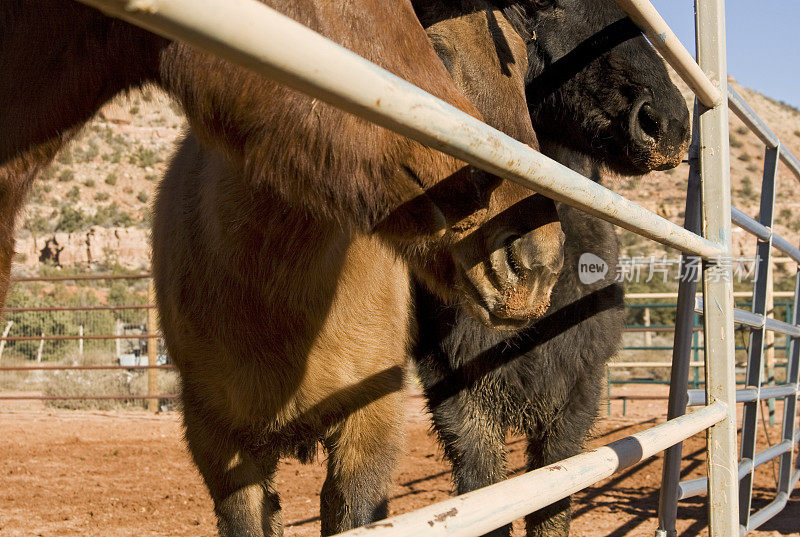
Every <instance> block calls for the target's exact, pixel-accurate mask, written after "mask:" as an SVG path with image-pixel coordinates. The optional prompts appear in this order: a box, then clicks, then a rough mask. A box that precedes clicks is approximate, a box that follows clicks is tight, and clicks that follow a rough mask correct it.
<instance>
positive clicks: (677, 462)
mask: <svg viewBox="0 0 800 537" xmlns="http://www.w3.org/2000/svg"><path fill="white" fill-rule="evenodd" d="M692 121H693V125H692V127H693V128H692V145H691V146H690V147H689V180H688V183H687V188H686V211H685V214H684V224H683V225H684V227H685V228H686V229H687V230H689V231H691V232H692V233H700V216H701V208H700V153H699V151H700V148H699V145H700V138H699V126H698V105H697V103H696V102H695V106H694V113H693V114H692ZM696 262H698V259H697V258H696V257H693V256H689V255H687V254H683V255H682V256H681V279H680V282H679V283H678V300H677V303H676V304H675V307H676V311H675V336H674V337H673V340H672V369H671V371H670V382H669V385H670V388H669V398H668V401H667V419H674V418H677V417H679V416H683V415H684V414H686V404H687V395H686V385H687V383H688V382H689V371H690V365H691V355H692V338H693V336H694V332H695V329H696V327H695V314H694V311H693V308H692V305H693V303H694V300H695V298H696V295H697V278H696V277H690V275H689V274H688V271H689V270H691V267H692V266H693V264H694V263H696ZM703 365H705V364H703ZM682 456H683V443H682V442H678V443H677V444H675V445H674V446H670V447H669V448H667V450H666V451H665V452H664V464H663V466H662V474H661V490H660V491H659V497H658V529H657V530H656V535H657V536H658V537H676V536H677V530H676V523H677V516H678V485H679V484H680V480H681V458H682Z"/></svg>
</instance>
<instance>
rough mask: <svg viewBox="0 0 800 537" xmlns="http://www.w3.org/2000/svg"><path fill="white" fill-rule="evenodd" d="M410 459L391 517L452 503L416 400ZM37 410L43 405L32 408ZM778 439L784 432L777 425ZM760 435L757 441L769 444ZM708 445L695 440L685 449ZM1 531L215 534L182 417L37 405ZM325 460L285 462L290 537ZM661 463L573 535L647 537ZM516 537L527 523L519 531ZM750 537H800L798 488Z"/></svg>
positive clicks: (689, 507)
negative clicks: (184, 435)
mask: <svg viewBox="0 0 800 537" xmlns="http://www.w3.org/2000/svg"><path fill="white" fill-rule="evenodd" d="M410 404H411V406H412V409H411V412H410V414H411V415H410V417H409V422H408V438H407V442H406V446H407V448H406V453H405V456H404V458H403V460H402V462H401V465H400V468H399V470H398V472H397V475H396V483H397V485H396V487H395V491H394V497H393V499H392V502H391V505H390V510H391V514H397V513H402V512H406V511H409V510H412V509H415V508H418V507H422V506H424V505H427V504H430V503H431V502H435V501H438V500H443V499H446V498H447V497H448V496H449V493H450V490H451V487H450V479H449V474H448V468H447V466H446V464H445V463H443V462H442V460H441V453H440V450H439V449H438V448H437V446H436V444H435V442H434V440H433V439H432V438H431V436H430V435H429V433H428V422H427V418H426V417H425V415H424V414H423V413H422V412H421V401H420V398H419V397H412V398H411V403H410ZM614 405H615V406H614V407H613V408H612V412H613V413H614V414H616V415H617V417H611V418H604V419H603V420H601V422H600V423H599V424H598V426H597V432H596V435H595V436H596V438H595V440H594V441H593V442H592V444H593V445H600V444H606V443H608V442H610V441H612V440H614V439H616V438H620V437H622V436H626V435H628V434H631V433H633V432H635V431H637V430H641V429H644V428H646V427H650V426H652V425H654V424H655V423H658V422H661V421H663V418H661V417H658V418H653V417H652V416H654V415H655V416H661V415H662V414H663V408H664V402H663V401H650V402H643V401H635V402H631V403H629V406H628V409H627V410H628V415H627V416H626V417H625V418H622V417H619V413H620V410H621V407H620V403H619V402H618V401H617V402H615V403H614ZM37 406H38V408H37ZM770 435H771V437H772V441H775V439H776V438H777V437H778V430H777V428H773V429H771V430H770ZM763 438H764V435H763V432H762V433H761V434H760V439H761V440H763ZM703 445H704V440H703V438H702V437H695V438H693V439H690V440H689V441H688V443H687V445H686V447H685V451H684V452H685V453H688V454H692V453H694V452H696V451H698V450H701V448H702V447H703ZM521 448H522V443H521V442H520V441H519V440H515V439H510V451H511V461H512V467H513V468H519V466H520V465H521V463H522V449H521ZM0 454H2V456H0V536H3V537H18V536H19V537H22V536H25V537H29V536H41V537H70V536H103V537H122V536H129V535H137V536H141V537H155V536H162V535H163V536H166V535H170V536H171V535H192V536H198V537H206V536H209V537H210V536H214V535H216V534H215V528H214V517H213V515H212V512H211V502H210V500H209V498H208V494H207V493H206V491H205V489H204V487H203V484H202V482H201V480H200V478H199V476H198V474H197V472H196V471H195V469H194V467H193V465H192V463H191V461H190V459H189V457H188V455H187V453H186V450H185V448H184V446H183V443H182V441H181V427H180V421H179V415H178V414H177V413H174V412H170V413H165V414H159V415H150V414H146V413H144V412H118V413H115V412H99V411H53V410H45V409H43V408H42V407H41V406H40V404H39V405H35V404H34V405H21V404H16V405H10V404H7V403H6V404H3V405H2V406H0ZM687 464H688V465H689V467H690V469H691V470H690V473H691V474H692V475H693V476H694V475H701V473H702V472H703V471H704V465H703V463H702V458H701V455H695V456H693V457H690V458H689V462H688V463H687ZM772 472H773V469H772V467H771V466H770V465H769V464H767V465H764V466H763V467H762V468H761V469H760V471H759V472H758V476H757V487H756V489H757V490H756V492H757V495H758V497H759V498H760V500H759V502H757V503H759V504H761V505H763V504H764V503H766V501H768V499H769V494H770V492H769V491H770V488H771V487H774V478H773V473H772ZM322 479H323V468H322V461H318V462H317V463H316V464H313V465H308V466H303V465H300V464H299V463H297V462H295V461H292V460H288V461H285V462H284V463H283V464H282V466H281V469H280V473H279V484H278V487H279V490H280V491H281V494H282V498H283V505H284V509H285V513H284V520H286V521H287V528H286V532H285V534H286V535H287V536H301V537H306V536H309V537H310V536H315V535H318V534H319V520H318V518H317V512H318V502H319V489H320V487H321V485H322ZM660 479H661V461H660V458H654V459H650V460H647V461H645V462H643V463H640V464H639V465H637V466H635V467H634V468H632V469H629V470H627V471H624V472H622V473H621V474H619V475H617V476H614V477H612V478H610V479H607V480H605V481H603V482H601V483H599V484H598V485H596V486H594V487H591V488H589V489H587V490H585V491H583V492H581V493H579V494H578V495H576V498H575V513H576V520H575V522H574V523H573V532H572V534H573V535H574V536H586V537H599V536H608V537H621V536H625V535H645V536H651V535H652V534H653V530H654V529H655V527H656V520H655V518H654V517H655V513H656V507H657V503H658V489H657V487H658V484H659V482H660ZM682 505H683V507H682V509H681V511H680V514H679V516H681V517H682V520H681V523H680V528H679V529H680V530H681V531H682V534H683V535H685V536H698V535H707V530H706V529H705V516H706V515H705V503H704V500H703V499H702V498H696V499H694V500H690V501H687V502H685V503H684V504H682ZM515 528H516V534H517V535H521V534H522V533H524V532H523V531H522V525H521V524H519V523H517V524H516V525H515ZM753 535H757V536H759V537H766V536H770V537H773V536H774V537H777V536H787V535H791V536H796V537H800V492H797V491H795V493H794V495H793V496H792V498H791V499H790V501H789V504H788V506H787V508H786V509H785V510H784V511H783V512H782V513H781V514H779V515H778V516H777V517H776V518H774V519H772V520H771V521H769V522H767V523H766V524H765V525H764V526H763V527H762V528H761V530H760V531H757V532H755V533H754V534H753Z"/></svg>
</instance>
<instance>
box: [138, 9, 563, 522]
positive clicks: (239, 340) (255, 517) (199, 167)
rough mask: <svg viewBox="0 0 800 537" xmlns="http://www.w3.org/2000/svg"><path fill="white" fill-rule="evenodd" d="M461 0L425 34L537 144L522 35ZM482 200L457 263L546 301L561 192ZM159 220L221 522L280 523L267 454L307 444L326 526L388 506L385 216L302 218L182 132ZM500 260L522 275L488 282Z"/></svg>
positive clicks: (396, 339) (172, 345)
mask: <svg viewBox="0 0 800 537" xmlns="http://www.w3.org/2000/svg"><path fill="white" fill-rule="evenodd" d="M454 4H455V5H454V6H453V7H452V8H451V11H450V13H449V14H447V15H448V16H445V17H444V18H443V20H442V21H441V22H438V23H437V24H435V25H433V26H432V27H431V28H430V29H429V31H430V32H431V33H432V35H435V36H436V37H435V39H436V40H437V42H438V44H439V46H441V47H446V48H447V50H448V51H449V52H448V64H449V66H450V67H451V72H452V73H453V75H454V79H455V81H456V86H457V87H458V88H459V90H461V91H462V92H463V94H464V95H465V96H467V97H469V98H470V99H471V100H472V101H473V103H474V104H475V105H476V106H477V108H478V110H480V111H481V113H482V114H483V117H484V118H486V119H487V120H488V121H489V122H490V123H492V124H494V125H496V126H498V127H501V128H503V129H504V130H506V132H508V133H510V134H511V135H513V136H515V137H517V138H518V139H520V140H522V141H524V142H526V143H529V144H531V145H535V144H536V138H535V135H534V132H533V129H532V127H531V124H530V118H529V113H528V110H527V107H526V104H525V94H524V76H525V74H526V71H527V62H526V48H525V45H524V43H523V42H522V40H521V39H520V38H519V36H518V35H517V34H516V33H515V32H514V31H513V30H512V29H511V28H510V26H509V25H508V23H507V22H506V21H505V19H504V18H503V16H502V14H501V12H499V11H497V10H492V9H490V7H489V6H488V5H487V4H485V3H484V2H482V1H480V0H468V1H465V2H461V3H458V2H457V3H454ZM359 142H360V143H363V142H364V141H363V140H359ZM312 157H313V155H309V156H304V157H302V158H307V159H310V158H312ZM331 157H332V158H338V155H331ZM319 158H320V160H321V161H323V162H324V161H325V160H326V159H325V158H323V157H322V156H320V157H319ZM428 165H434V163H433V162H429V163H428ZM278 171H279V170H264V173H267V174H272V173H277V172H278ZM385 173H389V174H391V173H394V172H393V170H392V169H391V168H388V169H386V170H385ZM436 189H437V187H434V189H433V190H436ZM509 206H510V208H509V209H506V208H507V207H509ZM459 210H463V209H459ZM483 211H485V213H486V216H487V217H488V221H487V222H486V223H485V224H484V225H483V226H481V227H480V228H476V229H470V228H463V229H459V230H458V233H461V238H460V244H458V245H457V246H458V247H459V248H460V250H457V251H458V252H459V255H460V256H461V257H460V260H461V261H462V262H463V263H464V266H465V267H467V268H466V272H467V274H468V277H469V278H471V281H473V282H480V281H482V280H486V281H491V283H490V285H493V286H496V288H497V289H504V290H506V291H507V292H508V293H509V296H508V301H509V302H510V303H515V304H514V305H513V306H509V307H513V308H516V309H517V310H519V311H522V310H530V311H541V310H538V309H537V307H534V306H535V305H536V304H546V301H547V298H548V297H549V286H551V285H552V282H553V281H555V278H556V276H557V273H558V269H560V266H561V245H562V237H561V232H560V226H559V225H558V223H557V221H556V220H555V209H554V204H553V203H552V201H550V200H548V199H546V198H542V197H541V196H531V195H530V193H529V192H528V191H527V190H525V189H523V188H521V187H519V186H517V185H514V184H511V183H505V182H503V183H502V184H500V185H499V186H498V187H497V188H496V189H495V190H494V193H493V195H492V196H490V197H489V198H488V205H487V206H486V207H485V208H484V209H483ZM154 216H155V218H154V228H153V269H154V275H155V278H156V288H157V293H158V303H159V311H160V314H161V321H162V326H163V329H164V336H165V338H166V341H167V344H168V347H169V353H170V356H171V357H172V358H173V360H174V361H175V363H176V365H177V366H178V368H179V370H180V373H181V378H182V381H183V390H182V398H183V412H184V419H185V425H186V438H187V441H188V445H189V449H190V451H191V453H192V456H193V458H194V460H195V462H196V464H197V466H198V468H199V470H200V472H201V474H202V476H203V478H204V480H205V482H206V485H207V486H208V489H209V491H210V493H211V497H212V498H213V500H214V506H215V511H216V514H217V517H218V525H219V529H220V534H221V535H223V536H225V537H228V536H244V535H278V534H280V531H281V515H280V504H279V499H278V492H277V491H276V489H275V486H274V473H275V469H276V466H277V464H278V461H279V459H280V457H282V456H296V457H298V458H300V459H301V460H305V459H308V458H309V457H310V456H311V454H313V453H314V450H315V447H316V445H317V444H318V443H322V445H323V446H324V447H325V450H326V452H327V455H328V475H327V479H326V481H325V485H324V486H323V490H322V494H321V518H322V531H323V534H332V533H337V532H340V531H344V530H346V529H349V528H353V527H356V526H360V525H363V524H366V523H369V522H371V521H373V520H376V519H378V518H382V517H384V516H385V515H386V498H387V493H388V489H389V486H390V483H391V474H392V470H393V468H394V465H395V464H394V463H395V459H396V457H397V452H398V449H399V446H400V439H401V437H402V434H401V432H402V425H403V416H404V413H403V408H404V406H405V405H404V397H403V393H402V386H403V383H404V366H405V362H406V358H407V356H408V348H409V345H410V337H411V325H410V313H411V303H410V290H409V286H410V280H409V268H411V270H413V271H414V272H415V274H420V271H419V266H418V264H410V263H407V261H405V260H404V259H403V258H401V257H398V256H397V255H396V251H397V247H396V245H395V244H393V243H392V242H391V241H390V240H388V239H387V237H388V235H387V234H386V233H385V232H384V231H383V230H382V229H381V228H380V227H379V229H378V231H376V232H374V233H364V232H363V231H360V230H358V229H353V228H343V227H342V226H341V225H340V223H339V222H337V221H336V220H334V219H330V218H323V217H320V216H312V215H309V213H308V212H307V211H304V210H300V209H298V208H297V206H296V205H294V204H292V203H290V202H288V201H287V200H286V199H284V198H283V197H282V196H281V195H280V192H278V191H275V190H274V189H271V188H267V187H266V186H262V185H261V184H259V183H256V184H254V183H253V182H252V180H251V177H250V175H249V173H248V171H247V169H246V168H245V167H243V166H242V165H241V163H239V162H237V161H234V160H232V159H230V158H227V155H225V154H224V153H221V152H219V151H215V150H213V149H209V148H208V147H207V146H205V145H204V144H203V142H202V141H201V140H200V139H199V137H195V136H194V135H193V134H190V135H189V136H188V137H187V138H186V140H184V142H183V143H182V144H181V147H180V149H179V151H178V154H177V156H176V158H175V159H174V161H173V162H172V164H171V166H170V169H169V171H168V173H167V175H166V177H165V179H164V181H163V182H162V184H161V187H160V189H159V194H158V196H157V200H156V205H155V210H154ZM515 237H518V238H516V239H515ZM483 245H490V246H491V247H492V248H493V249H494V250H493V251H492V250H486V249H485V248H486V247H485V246H483ZM506 256H508V257H506ZM482 258H485V259H488V261H487V262H486V263H482V262H481V259H482ZM198 259H202V260H203V262H202V263H198V262H197V260H198ZM406 259H407V258H406ZM435 259H438V260H439V262H441V266H442V267H446V266H447V264H448V261H447V260H446V259H441V258H439V257H437V258H435ZM507 259H509V260H513V262H514V263H515V266H514V267H513V268H512V267H510V266H508V264H507V263H508V261H507ZM495 264H496V267H498V268H495ZM484 265H485V266H484ZM448 270H450V269H448ZM472 271H474V273H475V274H477V276H475V275H474V274H472V273H471V272H472ZM505 273H513V278H514V279H515V280H516V281H514V282H510V283H506V282H505V281H503V280H499V281H498V280H497V278H498V276H499V275H503V274H505ZM423 278H425V276H423ZM539 283H541V285H539ZM537 285H539V286H538V287H537ZM519 289H524V290H528V291H527V293H516V294H514V293H515V292H516V291H515V290H519ZM531 299H532V300H533V304H529V301H530V300H531ZM484 311H488V308H486V309H484ZM484 320H486V321H489V320H490V319H489V318H488V317H487V318H485V319H484Z"/></svg>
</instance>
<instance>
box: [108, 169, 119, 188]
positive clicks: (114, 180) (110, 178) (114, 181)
mask: <svg viewBox="0 0 800 537" xmlns="http://www.w3.org/2000/svg"><path fill="white" fill-rule="evenodd" d="M106 184H107V185H111V186H114V185H116V184H117V174H115V173H114V172H111V173H109V174H108V175H106Z"/></svg>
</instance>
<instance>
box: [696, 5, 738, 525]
mask: <svg viewBox="0 0 800 537" xmlns="http://www.w3.org/2000/svg"><path fill="white" fill-rule="evenodd" d="M695 16H696V19H697V20H696V28H697V59H698V64H699V65H700V67H701V68H702V69H703V72H704V73H706V75H707V76H708V78H709V79H711V81H712V82H713V83H714V84H715V85H717V86H718V87H719V88H720V89H721V91H722V92H723V99H722V102H721V103H719V104H717V106H716V107H715V108H713V109H707V110H701V113H700V173H701V185H702V187H701V188H702V199H703V204H702V205H703V236H704V237H706V238H707V239H710V240H711V241H712V242H714V243H716V244H718V245H719V246H721V247H722V249H723V254H722V256H721V258H722V259H723V260H724V259H725V258H728V259H730V257H731V253H732V246H731V181H730V147H729V145H728V99H727V88H728V84H727V78H728V68H727V63H726V55H725V50H726V46H725V3H724V0H695ZM703 298H704V301H703V302H704V306H705V308H704V311H703V325H704V328H705V342H706V353H705V358H706V370H705V372H706V396H707V397H708V402H709V403H710V404H714V403H717V402H722V403H724V404H725V407H726V410H727V413H728V414H727V416H726V417H725V419H724V420H722V421H721V422H719V423H717V424H715V425H713V426H712V427H711V428H710V429H709V431H708V485H709V493H708V495H709V501H708V521H709V524H708V525H709V537H736V536H737V535H738V533H739V502H738V501H736V499H737V498H738V489H739V480H738V479H736V468H737V459H738V453H737V451H738V450H737V448H736V373H735V362H734V359H735V348H734V339H735V336H734V329H733V328H734V327H733V317H734V315H733V308H734V304H733V271H732V266H731V264H730V263H724V262H705V263H703Z"/></svg>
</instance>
